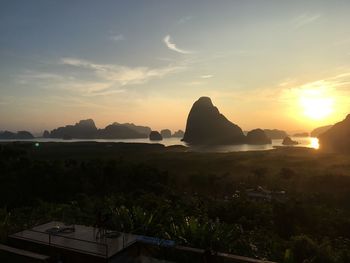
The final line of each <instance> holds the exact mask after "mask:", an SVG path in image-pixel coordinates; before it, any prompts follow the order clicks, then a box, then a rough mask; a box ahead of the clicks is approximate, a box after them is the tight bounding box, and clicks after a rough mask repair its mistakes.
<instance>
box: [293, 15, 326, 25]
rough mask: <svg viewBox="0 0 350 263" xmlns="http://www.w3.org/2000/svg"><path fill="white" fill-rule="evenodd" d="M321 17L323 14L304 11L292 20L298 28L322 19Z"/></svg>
mask: <svg viewBox="0 0 350 263" xmlns="http://www.w3.org/2000/svg"><path fill="white" fill-rule="evenodd" d="M320 17H321V14H309V13H304V14H301V15H299V16H297V17H295V18H294V19H292V21H291V22H292V24H293V27H294V28H296V29H297V28H301V27H303V26H306V25H308V24H311V23H314V22H316V21H317V20H318V19H320Z"/></svg>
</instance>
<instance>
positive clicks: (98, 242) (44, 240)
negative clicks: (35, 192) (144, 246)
mask: <svg viewBox="0 0 350 263" xmlns="http://www.w3.org/2000/svg"><path fill="white" fill-rule="evenodd" d="M54 227H60V228H64V227H67V226H66V225H65V224H64V223H62V222H56V221H53V222H49V223H46V224H43V225H39V226H36V227H33V228H32V229H27V230H24V231H21V232H18V233H16V234H13V235H10V236H9V237H10V238H13V239H20V240H26V241H29V242H33V243H39V244H43V245H47V246H53V247H57V248H64V249H67V250H72V251H76V252H79V253H83V254H89V255H93V256H97V257H102V258H110V257H112V256H114V255H115V254H117V253H118V252H120V251H122V250H123V249H124V248H125V247H127V246H129V245H131V244H133V243H135V242H136V239H137V236H136V235H132V234H126V233H120V235H119V236H118V237H113V238H108V237H102V238H99V239H96V232H97V229H95V228H94V227H89V226H83V225H74V227H75V231H74V232H72V233H64V232H61V233H58V234H49V233H47V232H46V231H47V230H48V229H51V228H54ZM107 232H109V231H107Z"/></svg>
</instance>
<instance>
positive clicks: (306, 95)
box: [299, 88, 334, 120]
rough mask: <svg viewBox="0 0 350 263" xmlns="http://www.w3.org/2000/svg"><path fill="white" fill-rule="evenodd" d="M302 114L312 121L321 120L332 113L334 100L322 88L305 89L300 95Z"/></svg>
mask: <svg viewBox="0 0 350 263" xmlns="http://www.w3.org/2000/svg"><path fill="white" fill-rule="evenodd" d="M299 102H300V105H301V107H302V110H303V114H304V115H305V116H306V117H308V118H309V119H312V120H323V119H325V118H327V117H328V116H329V115H331V114H332V113H333V111H334V109H333V105H334V99H333V98H332V97H331V96H330V95H328V94H326V92H325V89H324V88H315V89H306V90H303V91H302V92H301V94H300V101H299Z"/></svg>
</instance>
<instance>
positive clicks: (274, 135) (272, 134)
mask: <svg viewBox="0 0 350 263" xmlns="http://www.w3.org/2000/svg"><path fill="white" fill-rule="evenodd" d="M264 132H265V134H266V136H267V137H269V138H270V139H271V140H275V139H284V138H285V137H287V136H288V134H287V133H286V132H285V131H282V130H277V129H273V130H270V129H264Z"/></svg>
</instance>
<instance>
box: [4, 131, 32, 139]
mask: <svg viewBox="0 0 350 263" xmlns="http://www.w3.org/2000/svg"><path fill="white" fill-rule="evenodd" d="M33 138H34V136H33V134H31V133H30V132H28V131H18V132H17V133H14V132H10V131H0V139H2V140H26V139H27V140H28V139H33Z"/></svg>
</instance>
